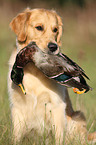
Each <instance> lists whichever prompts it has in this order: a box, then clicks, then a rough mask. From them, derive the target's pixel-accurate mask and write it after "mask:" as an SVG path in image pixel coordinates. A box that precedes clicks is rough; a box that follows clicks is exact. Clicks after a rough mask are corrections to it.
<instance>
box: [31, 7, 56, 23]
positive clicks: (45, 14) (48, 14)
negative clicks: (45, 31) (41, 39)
mask: <svg viewBox="0 0 96 145" xmlns="http://www.w3.org/2000/svg"><path fill="white" fill-rule="evenodd" d="M48 22H49V23H50V24H51V23H52V24H53V25H56V24H57V17H56V14H55V13H54V12H52V11H48V10H42V9H41V10H33V11H32V12H31V16H30V23H34V25H35V24H36V23H41V24H46V23H48Z"/></svg>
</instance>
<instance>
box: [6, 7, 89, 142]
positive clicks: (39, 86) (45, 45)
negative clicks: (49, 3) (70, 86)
mask: <svg viewBox="0 0 96 145" xmlns="http://www.w3.org/2000/svg"><path fill="white" fill-rule="evenodd" d="M10 27H11V29H12V30H13V31H14V32H15V34H16V48H15V49H14V50H13V53H12V55H11V58H10V60H9V76H8V91H9V96H10V108H11V116H12V124H13V137H14V141H15V143H16V142H18V141H20V140H21V137H24V136H25V135H26V134H27V133H29V132H31V130H32V131H37V134H38V135H39V136H40V135H41V136H42V134H43V133H44V128H46V130H47V133H48V135H49V134H50V131H52V130H54V131H55V139H56V144H59V143H60V144H62V143H63V140H65V141H68V139H73V137H74V136H75V137H78V136H79V137H80V136H81V138H83V139H84V137H85V135H86V134H87V130H86V121H85V117H84V115H83V113H81V112H74V110H73V108H72V105H71V101H70V99H69V95H68V92H67V88H66V87H64V86H61V85H59V84H57V83H54V81H52V80H49V79H48V78H46V77H45V76H44V75H43V74H42V72H40V70H38V69H37V68H36V67H35V66H34V64H33V63H28V64H27V65H26V67H25V68H24V78H23V84H24V86H25V89H26V93H27V94H26V95H24V94H23V93H22V92H21V90H20V88H19V87H18V86H16V85H15V84H14V83H13V82H12V81H11V79H10V72H11V69H12V66H13V64H14V61H15V57H16V54H17V53H18V51H19V50H20V49H22V48H23V47H25V46H26V45H27V44H28V43H29V42H30V41H35V42H36V44H37V45H38V47H39V48H40V49H42V51H46V52H49V51H51V52H52V53H54V54H56V53H58V52H59V47H60V45H61V42H60V41H61V40H60V39H61V36H62V20H61V18H60V16H59V15H58V14H57V13H56V12H55V11H53V10H51V11H50V10H45V9H33V10H31V9H29V8H27V9H26V10H25V11H24V12H22V13H19V14H18V15H17V16H16V17H15V18H14V19H13V20H12V22H11V23H10ZM38 57H39V56H38ZM37 59H38V58H37ZM65 132H66V133H65Z"/></svg>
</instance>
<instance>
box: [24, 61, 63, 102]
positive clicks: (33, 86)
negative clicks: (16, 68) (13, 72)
mask: <svg viewBox="0 0 96 145" xmlns="http://www.w3.org/2000/svg"><path fill="white" fill-rule="evenodd" d="M23 83H24V86H25V89H26V93H27V92H30V93H32V92H33V93H34V94H35V95H36V96H38V95H40V94H41V93H42V92H46V93H47V92H48V93H49V94H51V95H52V93H53V94H57V96H59V97H60V98H62V99H63V100H64V89H65V87H64V86H61V85H59V84H57V83H56V82H55V81H53V80H50V79H49V78H47V77H46V76H45V75H44V74H43V73H42V72H41V71H40V70H39V69H38V68H36V66H35V65H34V64H33V63H29V64H27V65H26V66H25V68H24V77H23Z"/></svg>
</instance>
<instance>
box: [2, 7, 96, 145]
mask: <svg viewBox="0 0 96 145" xmlns="http://www.w3.org/2000/svg"><path fill="white" fill-rule="evenodd" d="M2 11H4V10H3V9H2ZM60 12H61V15H62V18H63V20H64V35H63V38H62V51H63V53H65V54H66V55H68V56H69V57H70V58H72V59H73V60H74V61H76V62H77V63H78V64H79V65H80V66H81V67H82V68H83V69H84V70H85V71H86V73H87V74H88V76H89V77H90V81H88V84H89V85H90V86H91V87H92V88H93V91H89V92H88V93H87V94H83V95H80V96H79V98H78V99H79V108H78V107H77V106H76V100H77V95H76V94H74V93H73V91H72V89H69V94H70V98H71V100H72V104H73V107H74V109H75V110H78V109H80V110H81V111H83V112H84V114H85V116H86V118H87V129H88V130H89V131H90V132H92V131H95V130H96V107H95V106H96V9H95V10H93V9H92V10H90V8H89V9H88V10H87V9H86V10H83V11H82V10H78V11H74V13H71V12H68V11H66V12H65V11H63V9H62V11H60ZM62 12H65V14H64V13H62ZM10 14H11V12H10V10H8V9H7V13H6V14H5V13H4V16H2V13H1V11H0V16H1V21H0V145H10V144H11V143H10V142H11V131H10V126H11V117H10V108H9V100H8V93H7V73H8V59H9V57H10V54H11V51H12V48H13V47H14V44H15V36H14V35H13V34H12V33H11V31H10V30H9V22H10V20H11V19H12V15H13V14H11V15H10ZM9 15H10V16H9ZM15 15H16V14H14V16H15ZM45 138H46V135H45V136H44V138H43V141H44V140H45ZM38 143H39V144H41V143H40V138H39V139H38ZM22 144H23V145H25V144H27V145H30V144H32V141H31V140H30V138H27V139H25V142H23V143H22ZM44 144H45V141H44V142H43V145H44ZM51 144H54V145H55V141H54V136H53V142H51ZM70 144H71V143H70Z"/></svg>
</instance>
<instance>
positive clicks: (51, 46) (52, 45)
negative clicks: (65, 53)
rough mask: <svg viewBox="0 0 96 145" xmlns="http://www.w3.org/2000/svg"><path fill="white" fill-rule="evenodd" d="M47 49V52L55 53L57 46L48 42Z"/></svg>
mask: <svg viewBox="0 0 96 145" xmlns="http://www.w3.org/2000/svg"><path fill="white" fill-rule="evenodd" d="M48 48H49V50H50V51H51V52H54V51H56V50H57V49H58V45H57V44H55V43H52V42H50V43H49V44H48Z"/></svg>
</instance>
